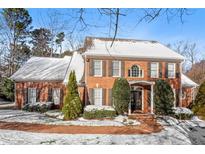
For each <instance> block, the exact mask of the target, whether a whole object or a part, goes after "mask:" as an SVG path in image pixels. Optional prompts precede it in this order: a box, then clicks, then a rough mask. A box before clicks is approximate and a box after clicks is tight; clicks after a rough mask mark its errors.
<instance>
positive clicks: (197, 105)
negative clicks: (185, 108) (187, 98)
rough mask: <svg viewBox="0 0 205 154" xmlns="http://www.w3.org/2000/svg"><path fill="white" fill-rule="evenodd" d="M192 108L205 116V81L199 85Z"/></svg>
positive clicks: (196, 112)
mask: <svg viewBox="0 0 205 154" xmlns="http://www.w3.org/2000/svg"><path fill="white" fill-rule="evenodd" d="M192 110H193V112H194V113H195V114H197V115H200V116H203V117H205V82H203V83H202V84H201V85H200V87H199V90H198V93H197V95H196V98H195V101H194V104H193V107H192Z"/></svg>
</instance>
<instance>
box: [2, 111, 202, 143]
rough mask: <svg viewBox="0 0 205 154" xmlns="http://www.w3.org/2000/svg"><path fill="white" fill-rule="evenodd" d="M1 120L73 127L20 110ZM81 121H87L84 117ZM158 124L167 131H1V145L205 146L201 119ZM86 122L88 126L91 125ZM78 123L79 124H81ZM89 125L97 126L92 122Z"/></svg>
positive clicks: (163, 120)
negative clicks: (124, 133) (116, 133)
mask: <svg viewBox="0 0 205 154" xmlns="http://www.w3.org/2000/svg"><path fill="white" fill-rule="evenodd" d="M124 118H125V117H124V116H118V117H117V118H115V123H117V122H118V124H120V125H122V123H121V121H122V120H124ZM0 121H19V122H31V123H46V124H68V125H69V124H71V123H69V122H68V123H66V122H64V121H61V120H58V119H55V118H49V117H47V116H45V115H43V114H39V113H34V112H32V113H30V112H25V111H19V110H0ZM78 121H86V120H85V119H83V118H81V119H80V120H78ZM157 121H158V122H159V123H160V124H161V125H163V127H164V130H162V131H161V132H159V133H152V134H139V135H106V134H104V135H103V134H99V135H98V134H83V135H82V134H79V135H78V134H75V135H74V134H54V133H50V134H49V133H31V132H23V131H15V130H0V144H132V145H133V144H166V145H167V144H205V140H204V139H205V138H204V135H203V134H204V133H205V122H204V121H202V120H200V119H198V118H197V117H193V118H192V120H181V121H179V120H176V119H174V118H171V117H159V118H158V119H157ZM101 122H102V121H98V120H97V122H94V121H92V123H94V125H96V124H99V123H101ZM109 122H110V121H109V120H107V121H106V120H104V121H103V124H104V125H105V124H110V123H109ZM86 123H87V124H88V122H86ZM75 124H76V125H77V123H75ZM78 124H80V123H78ZM81 124H82V122H81ZM101 124H102V123H101ZM112 124H113V123H112ZM72 125H73V123H72ZM89 125H93V124H91V122H90V124H89Z"/></svg>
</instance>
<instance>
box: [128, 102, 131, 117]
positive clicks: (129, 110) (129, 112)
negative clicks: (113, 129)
mask: <svg viewBox="0 0 205 154" xmlns="http://www.w3.org/2000/svg"><path fill="white" fill-rule="evenodd" d="M128 115H131V101H130V102H129V105H128Z"/></svg>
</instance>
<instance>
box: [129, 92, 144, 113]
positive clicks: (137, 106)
mask: <svg viewBox="0 0 205 154" xmlns="http://www.w3.org/2000/svg"><path fill="white" fill-rule="evenodd" d="M131 110H132V112H133V111H141V110H142V90H141V89H139V90H133V91H131Z"/></svg>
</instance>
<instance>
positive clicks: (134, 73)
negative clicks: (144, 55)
mask: <svg viewBox="0 0 205 154" xmlns="http://www.w3.org/2000/svg"><path fill="white" fill-rule="evenodd" d="M132 76H133V77H138V76H139V67H138V66H136V65H135V66H132Z"/></svg>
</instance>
